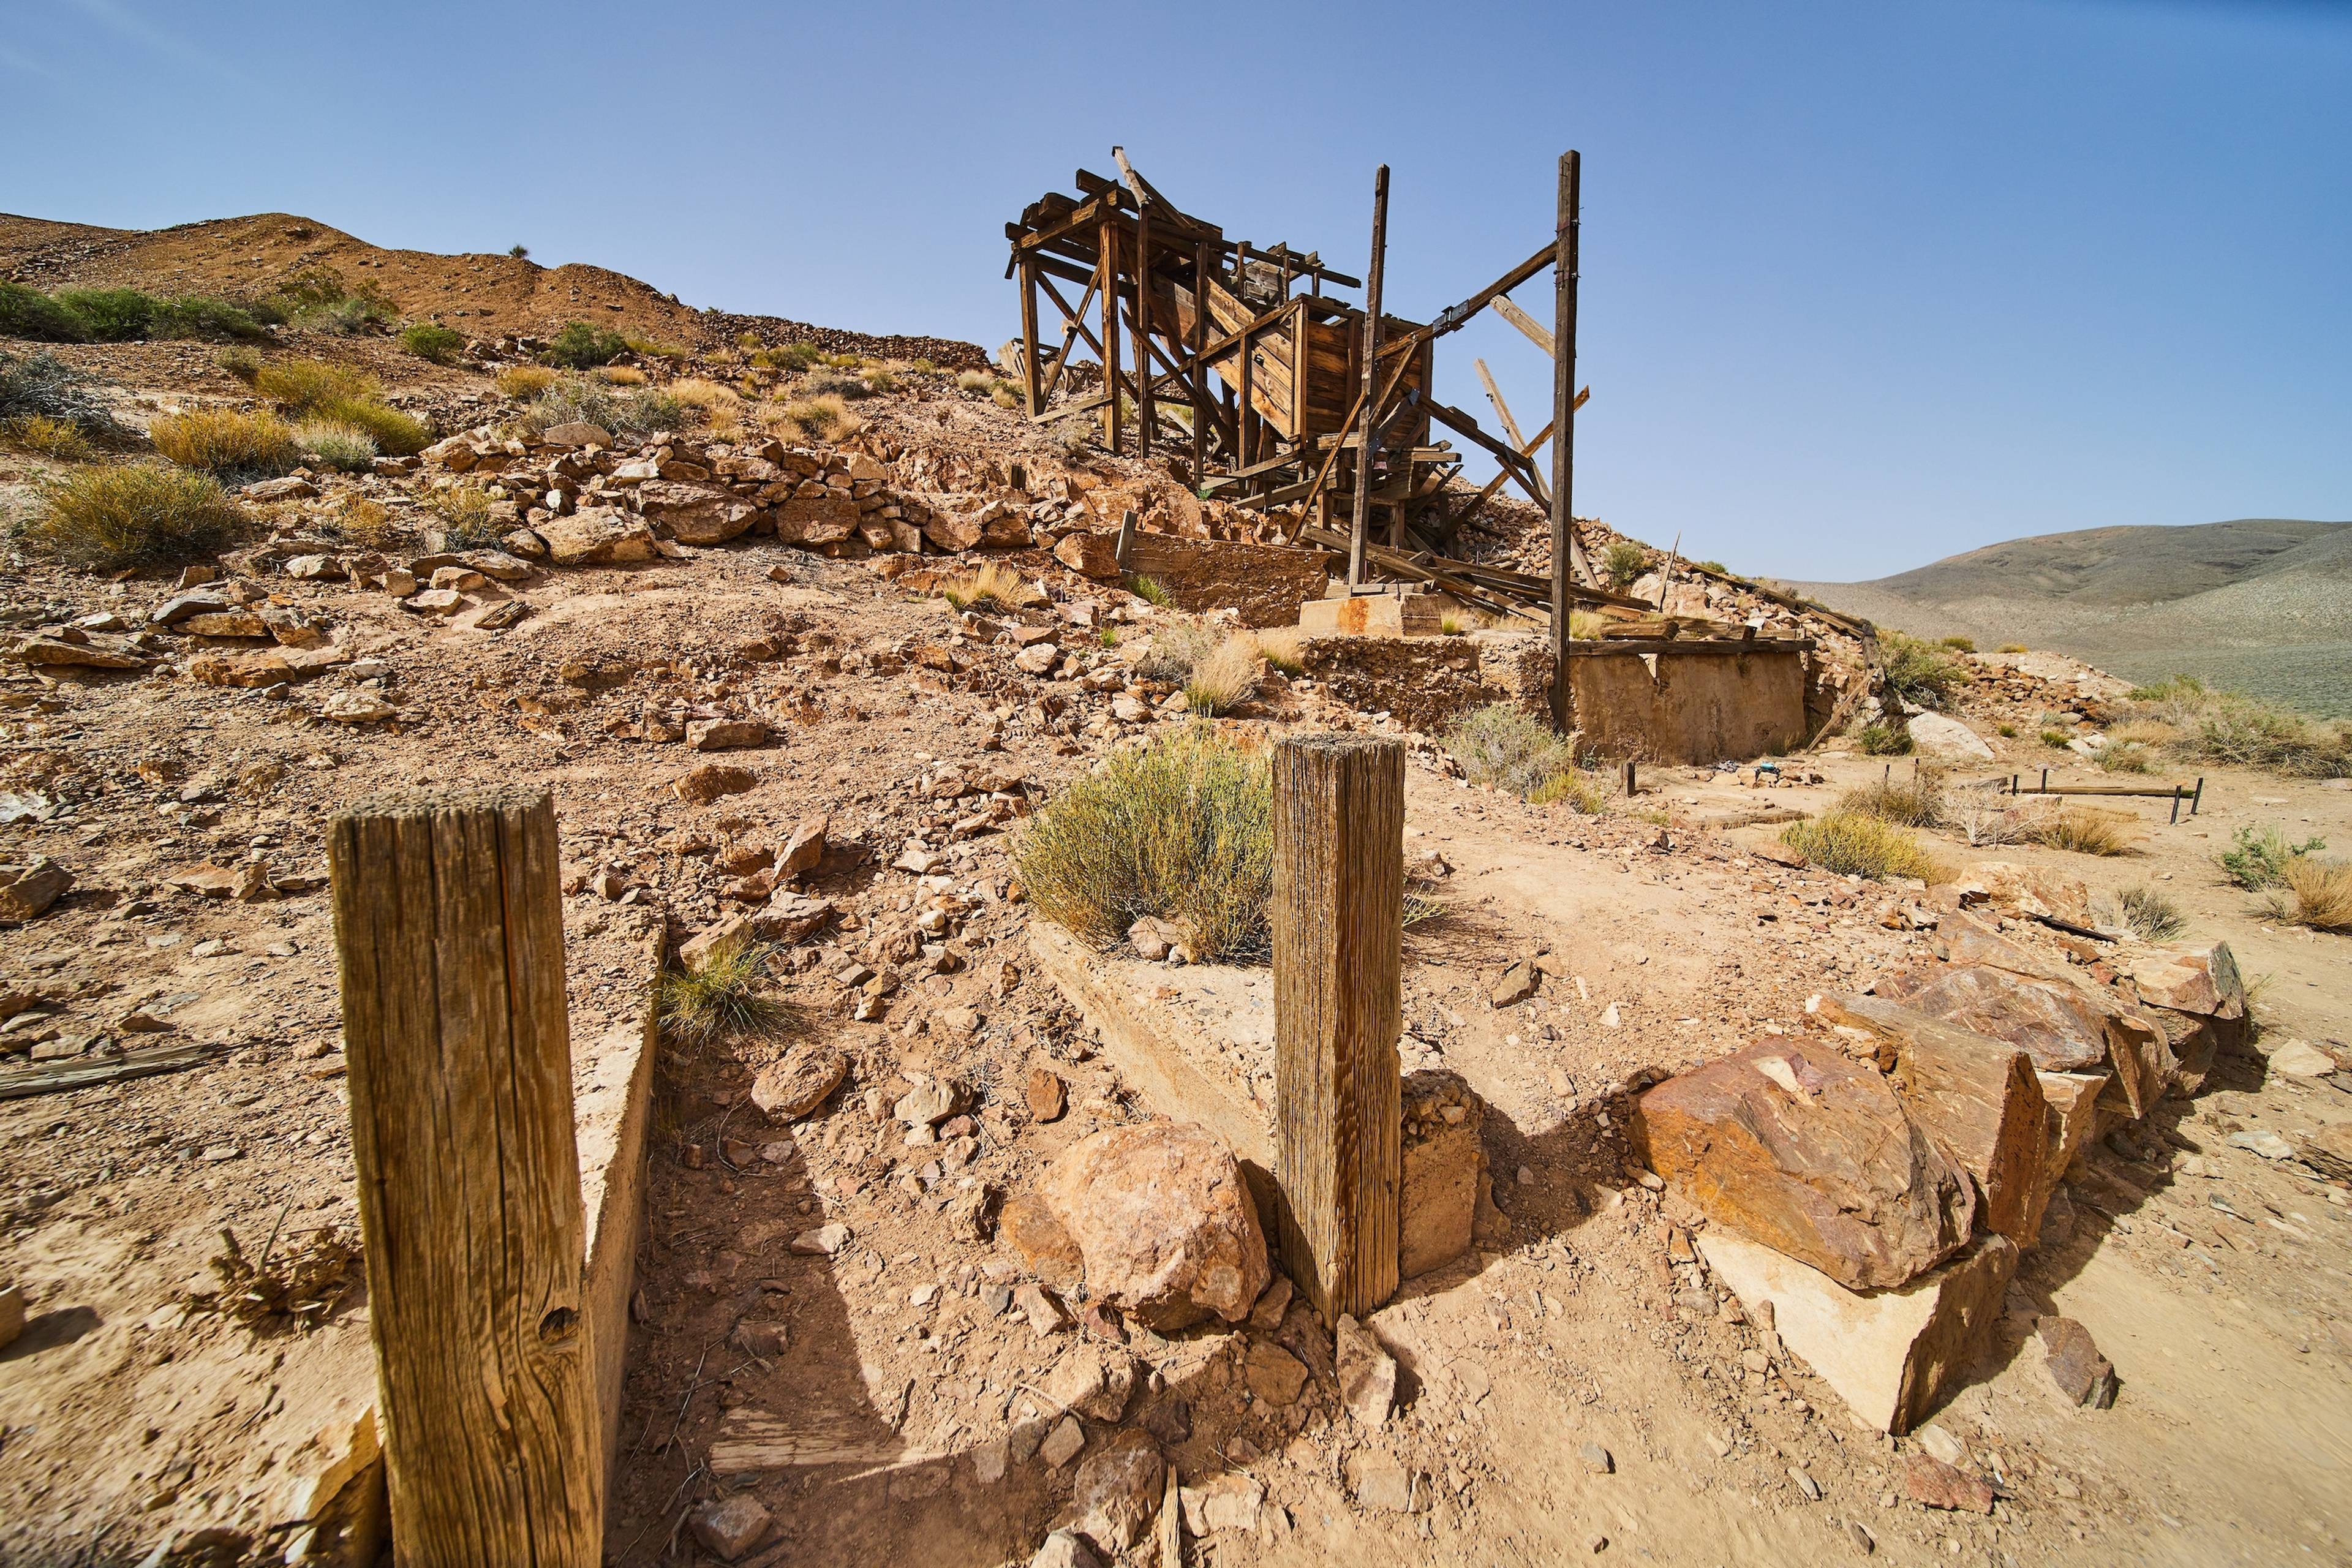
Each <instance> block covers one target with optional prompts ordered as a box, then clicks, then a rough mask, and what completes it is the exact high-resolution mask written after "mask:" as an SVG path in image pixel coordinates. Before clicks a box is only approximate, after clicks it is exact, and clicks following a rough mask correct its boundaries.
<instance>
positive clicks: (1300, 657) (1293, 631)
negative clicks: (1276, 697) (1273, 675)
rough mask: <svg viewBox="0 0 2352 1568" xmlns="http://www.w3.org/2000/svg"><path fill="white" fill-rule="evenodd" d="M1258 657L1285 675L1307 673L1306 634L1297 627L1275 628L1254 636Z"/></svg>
mask: <svg viewBox="0 0 2352 1568" xmlns="http://www.w3.org/2000/svg"><path fill="white" fill-rule="evenodd" d="M1255 640H1256V643H1257V654H1258V657H1259V658H1262V659H1264V660H1265V662H1266V663H1268V664H1269V665H1272V666H1273V667H1274V668H1276V669H1278V670H1280V671H1282V673H1283V674H1285V675H1303V674H1305V673H1306V672H1307V660H1306V654H1305V646H1306V642H1307V634H1306V633H1305V632H1302V631H1300V630H1299V629H1298V628H1297V626H1275V627H1272V628H1270V629H1268V630H1265V631H1262V632H1258V633H1256V634H1255Z"/></svg>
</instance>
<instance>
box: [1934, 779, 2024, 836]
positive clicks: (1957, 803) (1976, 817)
mask: <svg viewBox="0 0 2352 1568" xmlns="http://www.w3.org/2000/svg"><path fill="white" fill-rule="evenodd" d="M2008 798H2009V797H2007V796H2005V795H2000V794H1998V793H1996V792H1994V791H1992V790H1989V789H1981V788H1970V789H1963V790H1958V791H1956V792H1954V793H1953V794H1952V795H1950V796H1949V797H1948V798H1947V799H1946V800H1945V802H1944V804H1943V807H1942V812H1943V818H1942V824H1941V826H1943V827H1945V828H1946V829H1947V830H1948V831H1950V832H1952V833H1955V834H1957V835H1958V836H1959V840H1960V842H1961V843H1963V844H1965V845H1967V846H1968V847H1969V848H1971V849H1982V848H1986V847H1990V846H1992V845H1998V844H2015V843H2016V842H2018V841H2019V840H2020V839H2021V838H2023V837H2025V829H2026V826H2027V824H2026V814H2025V813H2024V812H2022V811H2021V810H2019V809H2018V808H2017V807H2016V806H2015V805H2004V804H2002V803H2003V802H2004V801H2005V800H2007V799H2008Z"/></svg>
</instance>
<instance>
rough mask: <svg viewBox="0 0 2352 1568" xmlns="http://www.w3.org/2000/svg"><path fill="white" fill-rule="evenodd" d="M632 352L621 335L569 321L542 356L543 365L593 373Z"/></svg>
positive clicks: (541, 353)
mask: <svg viewBox="0 0 2352 1568" xmlns="http://www.w3.org/2000/svg"><path fill="white" fill-rule="evenodd" d="M628 352H629V344H628V340H627V339H625V338H624V337H622V336H621V334H620V333H618V332H615V331H607V330H606V329H605V328H603V327H592V326H590V325H589V324H588V323H587V322H585V321H569V322H566V323H565V324H564V328H563V330H562V331H560V332H558V333H556V334H555V337H554V338H553V340H552V341H551V342H549V343H548V345H547V346H546V347H545V348H543V349H541V350H540V351H539V357H540V360H541V363H545V364H551V365H560V366H562V368H563V369H565V370H593V369H595V368H596V367H597V366H598V365H600V364H609V363H612V362H613V361H614V360H616V359H618V358H620V357H621V356H622V355H623V354H625V353H628Z"/></svg>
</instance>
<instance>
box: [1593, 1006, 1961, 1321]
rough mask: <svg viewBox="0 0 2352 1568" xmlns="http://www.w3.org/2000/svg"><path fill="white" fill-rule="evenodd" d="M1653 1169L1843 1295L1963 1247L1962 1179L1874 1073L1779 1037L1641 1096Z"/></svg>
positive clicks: (1637, 1130) (1930, 1264) (1643, 1136)
mask: <svg viewBox="0 0 2352 1568" xmlns="http://www.w3.org/2000/svg"><path fill="white" fill-rule="evenodd" d="M1633 1126H1634V1135H1635V1137H1636V1139H1637V1140H1638V1141H1639V1142H1641V1144H1642V1145H1643V1149H1644V1151H1645V1152H1646V1154H1647V1157H1648V1160H1649V1163H1650V1168H1651V1169H1652V1170H1653V1171H1655V1172H1656V1173H1658V1174H1659V1175H1661V1176H1663V1177H1664V1178H1665V1179H1666V1180H1667V1181H1668V1182H1671V1183H1672V1184H1674V1185H1675V1188H1676V1189H1677V1190H1679V1191H1680V1192H1681V1194H1683V1196H1684V1197H1685V1198H1686V1199H1688V1200H1689V1201H1690V1202H1691V1203H1693V1204H1695V1205H1697V1207H1698V1208H1699V1210H1700V1211H1701V1212H1702V1213H1704V1214H1706V1216H1707V1217H1708V1218H1709V1219H1711V1220H1713V1221H1715V1222H1716V1223H1717V1225H1720V1226H1726V1227H1727V1228H1729V1229H1731V1230H1735V1231H1738V1232H1739V1233H1740V1234H1741V1235H1743V1236H1747V1237H1752V1238H1753V1239H1755V1240H1757V1241H1760V1242H1762V1243H1764V1244H1765V1245H1767V1246H1769V1247H1777V1248H1778V1249H1780V1251H1782V1252H1784V1253H1787V1254H1788V1255H1789V1256H1790V1257H1791V1258H1799V1259H1801V1260H1802V1261H1803V1262H1805V1263H1807V1264H1810V1265H1811V1266H1812V1267H1813V1268H1817V1269H1819V1270H1821V1271H1822V1273H1824V1274H1826V1275H1828V1276H1829V1277H1830V1278H1831V1279H1834V1280H1836V1281H1837V1282H1838V1283H1839V1284H1841V1285H1843V1286H1845V1287H1847V1288H1848V1289H1856V1290H1874V1289H1885V1288H1887V1287H1890V1286H1895V1285H1901V1284H1903V1283H1904V1282H1905V1281H1906V1280H1908V1279H1913V1278H1915V1277H1916V1276H1917V1275H1919V1274H1921V1273H1924V1272H1925V1271H1926V1270H1927V1269H1929V1268H1934V1267H1935V1266H1936V1265H1937V1263H1940V1262H1942V1261H1943V1260H1944V1259H1945V1258H1948V1257H1949V1256H1950V1255H1951V1254H1952V1253H1954V1252H1955V1251H1957V1250H1958V1249H1959V1248H1960V1247H1962V1246H1964V1245H1965V1244H1966V1243H1967V1241H1968V1239H1969V1233H1970V1231H1971V1229H1972V1228H1973V1226H1974V1224H1975V1220H1976V1194H1975V1190H1974V1188H1973V1187H1972V1186H1971V1185H1970V1184H1969V1178H1968V1176H1967V1174H1966V1173H1964V1172H1962V1171H1961V1170H1960V1169H1959V1168H1958V1166H1956V1165H1955V1164H1953V1163H1952V1162H1951V1160H1950V1159H1949V1158H1948V1156H1947V1155H1945V1154H1944V1153H1943V1152H1941V1151H1940V1150H1938V1149H1937V1148H1936V1147H1935V1145H1934V1144H1933V1143H1932V1142H1930V1141H1929V1139H1928V1138H1927V1134H1926V1133H1925V1132H1924V1131H1921V1130H1920V1129H1919V1128H1918V1127H1917V1126H1916V1125H1915V1124H1914V1123H1913V1122H1912V1121H1911V1119H1910V1118H1909V1117H1908V1116H1907V1115H1906V1113H1905V1111H1904V1108H1903V1104H1902V1101H1901V1100H1899V1099H1898V1098H1897V1096H1896V1094H1895V1087H1894V1085H1893V1084H1892V1083H1890V1082H1889V1081H1888V1080H1887V1079H1885V1078H1884V1077H1882V1076H1881V1075H1880V1074H1879V1073H1878V1072H1876V1071H1875V1070H1874V1069H1873V1068H1869V1067H1866V1066H1864V1065H1862V1064H1859V1063H1856V1062H1854V1061H1852V1060H1850V1059H1848V1058H1846V1057H1844V1056H1843V1055H1841V1054H1840V1053H1839V1052H1838V1051H1836V1050H1835V1049H1833V1048H1832V1047H1826V1046H1822V1045H1816V1044H1809V1043H1803V1042H1799V1041H1795V1040H1790V1039H1782V1038H1774V1039H1767V1040H1761V1041H1759V1042H1758V1043H1757V1044H1755V1045H1752V1046H1749V1047H1748V1048H1747V1049H1745V1050H1742V1051H1739V1052H1738V1053H1737V1054H1735V1055H1733V1056H1729V1057H1726V1058H1723V1059H1722V1060H1720V1061H1716V1062H1710V1063H1708V1064H1707V1065H1706V1066H1705V1067H1702V1068H1696V1069H1695V1070H1694V1071H1691V1072H1687V1073H1684V1074H1683V1075H1681V1076H1680V1077H1678V1078H1672V1079H1667V1080H1666V1081H1665V1082H1664V1083H1662V1084H1659V1085H1658V1086H1657V1087H1656V1088H1654V1089H1651V1090H1650V1091H1649V1092H1648V1093H1646V1094H1644V1095H1643V1096H1642V1099H1641V1100H1640V1102H1639V1105H1638V1107H1637V1109H1636V1111H1635V1115H1634V1119H1633Z"/></svg>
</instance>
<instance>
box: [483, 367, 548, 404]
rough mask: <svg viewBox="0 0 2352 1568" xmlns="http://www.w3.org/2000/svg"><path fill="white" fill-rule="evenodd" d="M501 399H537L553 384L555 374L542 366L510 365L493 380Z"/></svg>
mask: <svg viewBox="0 0 2352 1568" xmlns="http://www.w3.org/2000/svg"><path fill="white" fill-rule="evenodd" d="M494 379H495V382H496V384H497V386H498V389H499V396H501V397H512V398H516V399H521V398H525V397H537V396H538V395H540V394H541V393H542V392H545V391H546V390H547V389H548V388H549V387H550V386H552V385H553V384H555V373H554V372H553V371H551V370H550V369H548V368H547V367H546V366H545V365H543V364H510V365H509V366H507V367H506V368H505V369H504V370H501V371H500V372H499V374H498V375H497V376H496V377H495V378H494Z"/></svg>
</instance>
